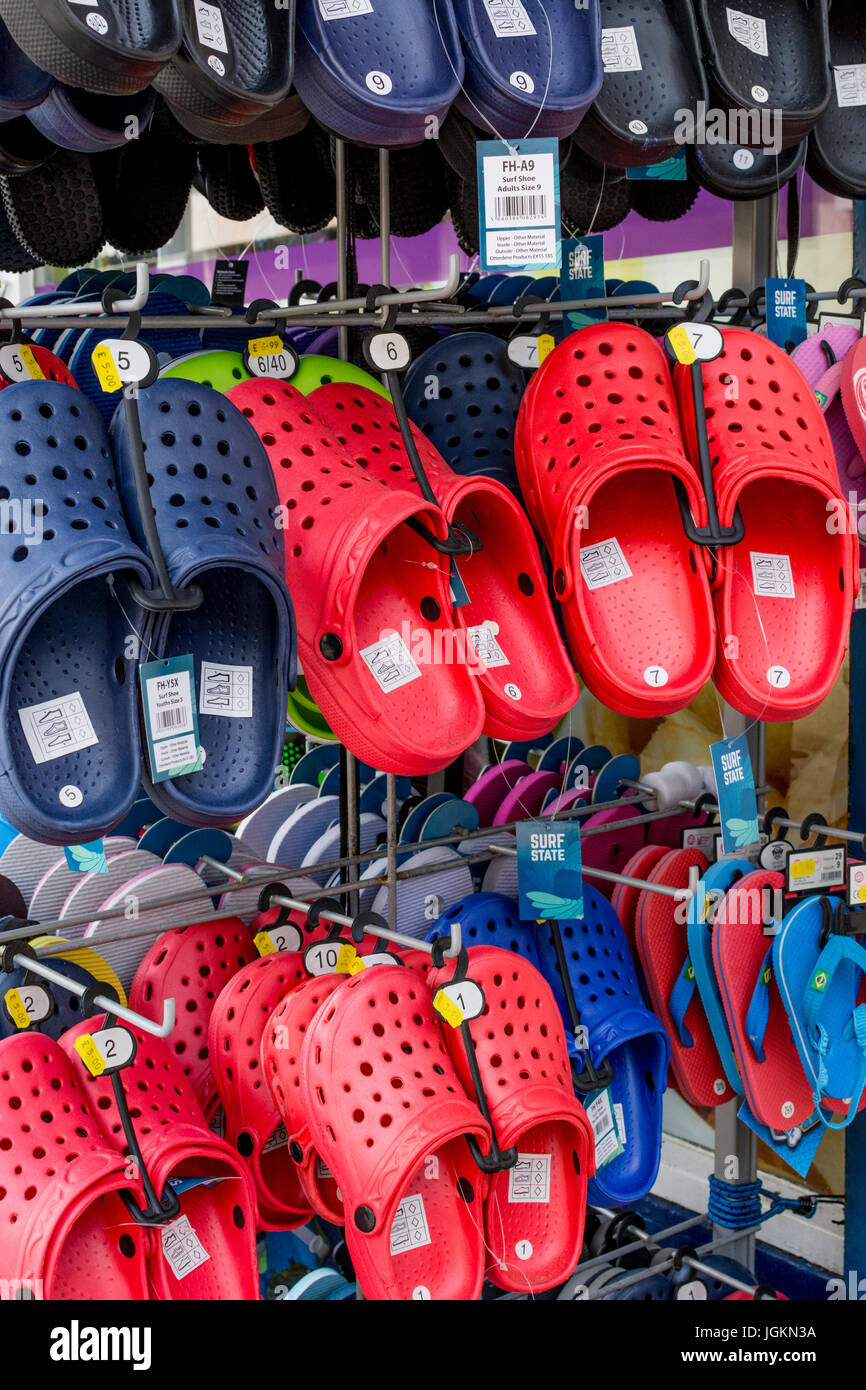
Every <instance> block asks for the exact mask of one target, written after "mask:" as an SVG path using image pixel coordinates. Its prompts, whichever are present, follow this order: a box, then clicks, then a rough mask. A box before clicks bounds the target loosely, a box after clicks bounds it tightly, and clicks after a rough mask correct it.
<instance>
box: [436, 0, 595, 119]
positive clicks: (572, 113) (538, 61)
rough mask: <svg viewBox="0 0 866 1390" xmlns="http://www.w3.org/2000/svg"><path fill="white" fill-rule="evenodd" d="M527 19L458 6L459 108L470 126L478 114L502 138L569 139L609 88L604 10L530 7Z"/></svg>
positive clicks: (564, 4)
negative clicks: (462, 73) (462, 60)
mask: <svg viewBox="0 0 866 1390" xmlns="http://www.w3.org/2000/svg"><path fill="white" fill-rule="evenodd" d="M521 9H522V14H518V13H516V12H515V13H514V14H513V15H511V14H506V15H505V16H504V17H502V16H500V15H498V14H496V13H494V11H493V10H492V9H490V8H488V10H487V13H486V14H484V13H482V12H481V11H479V9H478V7H477V6H473V5H472V4H471V3H470V2H469V0H454V12H455V14H456V16H457V22H458V24H459V26H460V36H461V38H462V40H463V50H464V53H465V56H466V77H465V83H464V86H463V87H462V88H461V90H460V92H458V94H457V97H456V98H455V103H456V105H457V108H458V110H460V111H462V112H463V114H464V115H465V116H466V117H468V118H469V119H470V120H475V119H476V118H477V117H478V115H479V113H480V114H481V115H482V116H483V117H484V119H485V121H486V122H489V124H490V125H491V126H492V127H493V128H495V129H496V130H497V131H498V132H499V133H500V134H501V135H505V136H512V137H521V138H522V137H525V136H526V134H527V132H528V131H531V132H532V135H533V136H550V135H552V136H555V137H557V138H558V139H564V138H565V137H567V136H569V135H570V134H571V132H572V131H573V130H574V129H575V128H576V126H578V125H579V124H580V122H581V120H582V119H583V117H584V115H585V113H586V111H587V109H588V108H589V106H590V104H591V103H592V101H593V100H594V99H595V97H596V96H597V95H598V92H599V89H600V87H601V80H602V65H601V15H600V11H599V6H598V3H594V4H592V5H587V6H586V7H585V8H582V9H579V10H578V9H575V7H574V5H572V4H570V3H569V0H553V3H552V4H551V3H549V0H548V3H545V4H542V3H541V0H526V3H525V4H524V5H523V6H521Z"/></svg>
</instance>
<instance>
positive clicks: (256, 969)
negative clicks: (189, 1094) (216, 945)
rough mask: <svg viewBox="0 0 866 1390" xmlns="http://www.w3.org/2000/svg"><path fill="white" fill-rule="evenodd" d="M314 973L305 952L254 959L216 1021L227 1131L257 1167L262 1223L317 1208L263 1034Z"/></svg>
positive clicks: (305, 1216) (276, 1227)
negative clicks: (280, 1103) (275, 1087)
mask: <svg viewBox="0 0 866 1390" xmlns="http://www.w3.org/2000/svg"><path fill="white" fill-rule="evenodd" d="M308 978H309V977H308V975H307V972H306V970H305V969H304V963H303V958H302V956H301V954H300V952H296V951H281V952H280V953H279V954H278V955H268V956H264V957H263V958H262V959H260V960H254V961H253V963H252V964H251V965H247V966H245V967H244V968H243V969H242V970H239V971H238V973H237V974H236V975H235V976H233V978H232V979H231V980H229V982H228V984H227V985H226V986H225V988H224V989H223V991H222V993H221V994H220V996H219V998H218V999H217V1001H216V1003H215V1005H214V1009H213V1012H212V1014H211V1016H210V1023H209V1024H208V1051H209V1053H210V1061H211V1068H212V1070H213V1075H214V1080H215V1081H216V1087H217V1090H218V1092H219V1095H220V1099H221V1101H222V1105H223V1112H224V1114H225V1117H226V1132H225V1137H226V1140H227V1141H228V1143H230V1144H232V1145H233V1146H234V1147H235V1148H236V1149H237V1151H238V1153H239V1154H240V1155H241V1157H242V1158H243V1159H244V1160H245V1162H247V1163H248V1164H249V1167H250V1171H251V1172H252V1176H253V1181H254V1182H255V1186H256V1196H257V1198H258V1222H257V1228H258V1229H259V1230H260V1231H262V1230H271V1231H280V1230H286V1229H287V1228H288V1229H290V1228H292V1227H294V1226H304V1225H306V1223H307V1222H308V1221H309V1219H310V1216H311V1214H312V1213H311V1211H310V1206H309V1203H308V1202H307V1200H306V1198H305V1196H304V1192H303V1190H302V1188H301V1184H300V1181H299V1178H298V1172H297V1169H296V1167H295V1165H294V1163H293V1162H292V1160H291V1159H290V1157H289V1154H288V1150H287V1148H286V1145H287V1143H288V1135H287V1133H286V1130H285V1128H284V1126H283V1123H282V1121H281V1119H280V1114H279V1111H278V1109H277V1106H276V1105H275V1104H274V1099H273V1096H272V1095H271V1092H270V1089H269V1087H268V1083H267V1077H266V1075H265V1070H264V1066H263V1064H262V1060H261V1053H262V1046H263V1039H264V1036H265V1034H266V1033H267V1032H268V1031H269V1028H270V1025H271V1021H272V1019H273V1018H274V1017H275V1011H278V1008H279V1004H280V1001H281V1000H282V998H283V996H284V995H285V994H287V993H288V992H289V991H292V990H294V989H295V988H296V986H298V985H299V984H301V982H302V981H305V980H307V979H308Z"/></svg>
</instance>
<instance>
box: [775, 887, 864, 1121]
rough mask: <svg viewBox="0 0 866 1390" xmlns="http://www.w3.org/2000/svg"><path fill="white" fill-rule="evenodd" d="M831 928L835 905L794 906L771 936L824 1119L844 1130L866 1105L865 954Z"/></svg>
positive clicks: (807, 901)
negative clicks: (775, 934) (776, 933)
mask: <svg viewBox="0 0 866 1390" xmlns="http://www.w3.org/2000/svg"><path fill="white" fill-rule="evenodd" d="M832 922H833V907H832V905H831V901H830V900H828V899H826V898H821V899H819V898H804V899H802V901H800V902H798V903H796V904H795V906H794V907H793V908H792V909H791V911H790V912H789V913H788V914H787V915H786V916H785V918H784V919H783V921H782V926H781V930H780V931H779V933H778V935H777V936H776V937H774V938H773V945H772V953H773V970H774V971H775V975H776V981H777V984H778V990H779V994H780V995H781V998H782V1002H783V1004H784V1006H785V1012H786V1013H787V1015H788V1019H789V1021H790V1024H791V1034H792V1036H793V1039H794V1043H795V1044H796V1048H797V1052H798V1054H799V1057H800V1061H801V1063H802V1066H803V1071H804V1073H805V1076H806V1079H807V1081H808V1084H809V1086H810V1087H811V1089H812V1096H813V1100H814V1102H815V1105H816V1106H817V1108H818V1113H819V1115H820V1117H821V1119H822V1121H823V1122H824V1124H825V1125H826V1126H827V1128H828V1129H846V1128H847V1126H848V1125H849V1124H850V1123H851V1121H852V1120H853V1119H855V1118H856V1116H857V1112H858V1111H859V1110H862V1109H863V1106H864V1105H866V1096H864V1094H863V1092H864V1089H866V1003H864V1002H863V999H864V991H863V972H864V970H866V951H864V950H863V947H862V946H861V945H859V943H858V942H857V941H854V940H852V939H851V938H850V937H847V936H840V935H837V934H836V933H835V932H834V931H832V929H831V930H830V931H829V935H826V929H827V928H832ZM825 938H826V939H825ZM767 992H768V991H765V995H766V993H767ZM755 1004H757V1001H755ZM753 1007H754V1005H753ZM754 1019H755V1014H754V1013H753V1022H754ZM761 1021H763V1020H762V1019H761ZM758 1030H760V1023H759V1024H758ZM758 1036H759V1037H760V1032H759V1031H758ZM831 1097H834V1098H835V1099H831ZM828 1111H829V1112H835V1116H836V1117H835V1118H833V1115H832V1113H831V1114H828V1113H827V1112H828Z"/></svg>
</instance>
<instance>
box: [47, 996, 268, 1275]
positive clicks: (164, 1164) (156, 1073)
mask: <svg viewBox="0 0 866 1390" xmlns="http://www.w3.org/2000/svg"><path fill="white" fill-rule="evenodd" d="M105 1022H106V1020H105V1019H104V1018H90V1019H85V1020H83V1021H82V1022H81V1023H79V1024H77V1025H76V1026H75V1027H74V1028H70V1029H69V1030H68V1031H67V1032H66V1033H64V1034H63V1037H62V1038H61V1040H60V1045H61V1047H62V1048H63V1050H64V1051H65V1052H66V1054H67V1056H68V1057H69V1058H70V1060H71V1061H72V1064H73V1067H74V1068H75V1075H76V1077H77V1078H78V1081H79V1083H80V1084H82V1085H83V1089H84V1092H85V1096H86V1099H87V1103H88V1105H89V1108H90V1113H91V1114H92V1115H93V1116H94V1118H95V1120H96V1122H97V1124H98V1125H99V1128H100V1129H101V1131H102V1135H103V1137H104V1139H105V1141H106V1143H108V1144H109V1145H111V1146H112V1147H113V1148H114V1149H115V1151H116V1152H117V1154H118V1155H127V1154H128V1150H127V1145H126V1139H125V1136H124V1132H123V1125H122V1121H121V1117H120V1112H119V1111H118V1109H117V1105H116V1103H115V1100H114V1091H113V1089H112V1085H111V1081H110V1079H109V1077H108V1076H99V1077H94V1076H91V1075H90V1073H89V1072H88V1071H87V1069H86V1067H85V1066H84V1063H83V1062H82V1060H81V1057H80V1056H79V1054H78V1052H77V1051H76V1048H75V1043H76V1041H77V1040H78V1039H79V1038H81V1037H83V1036H85V1035H86V1034H88V1033H95V1032H98V1031H99V1029H100V1028H101V1027H103V1026H104V1025H105ZM128 1031H129V1032H131V1033H132V1035H133V1037H134V1039H135V1044H136V1051H135V1056H134V1058H133V1060H132V1061H131V1062H130V1063H129V1065H128V1066H127V1067H125V1068H124V1070H123V1071H122V1073H121V1079H122V1083H123V1088H124V1091H125V1093H126V1096H127V1097H128V1105H129V1114H130V1117H131V1119H132V1121H133V1125H134V1127H135V1133H136V1137H137V1140H138V1144H139V1147H140V1149H141V1156H142V1159H143V1161H144V1166H145V1169H146V1171H147V1173H148V1175H149V1177H150V1179H151V1182H152V1183H153V1186H154V1189H155V1191H156V1192H157V1194H162V1193H163V1192H164V1191H165V1189H166V1185H167V1184H168V1183H169V1180H170V1179H184V1178H187V1179H189V1178H194V1179H205V1181H204V1182H199V1183H198V1185H195V1186H191V1187H188V1188H186V1189H184V1190H182V1192H181V1195H180V1216H178V1217H176V1218H174V1219H173V1220H170V1221H169V1222H168V1223H166V1224H164V1225H161V1226H157V1227H155V1228H151V1229H152V1232H153V1236H152V1240H151V1245H150V1251H149V1255H148V1278H149V1280H150V1285H151V1288H152V1290H153V1296H154V1297H155V1298H158V1299H160V1300H163V1299H177V1300H184V1301H186V1300H197V1299H208V1300H210V1299H219V1300H222V1299H253V1300H257V1299H258V1298H259V1297H260V1292H259V1275H258V1261H257V1258H256V1231H255V1215H256V1200H255V1191H254V1188H253V1184H252V1179H251V1177H250V1174H249V1170H248V1169H247V1167H246V1165H245V1164H244V1163H243V1162H242V1160H241V1159H240V1158H238V1155H237V1154H236V1153H235V1152H234V1150H233V1149H231V1148H230V1147H229V1145H228V1144H226V1143H225V1141H224V1140H222V1139H220V1138H219V1137H218V1136H217V1135H215V1134H212V1133H211V1131H210V1130H209V1129H208V1128H207V1124H206V1122H205V1118H204V1115H203V1113H202V1110H201V1107H200V1106H199V1104H198V1101H197V1100H196V1099H195V1096H194V1095H193V1093H192V1091H191V1089H190V1087H189V1084H188V1082H187V1080H186V1078H185V1076H184V1075H183V1072H182V1071H181V1069H180V1067H179V1066H178V1064H177V1062H176V1060H175V1058H174V1056H173V1054H172V1053H171V1051H170V1050H169V1049H168V1047H166V1045H165V1043H164V1042H162V1041H161V1040H160V1039H159V1038H154V1037H152V1036H151V1035H150V1034H149V1033H142V1032H141V1031H140V1030H138V1029H129V1030H128ZM124 1162H125V1163H126V1162H128V1157H125V1158H124Z"/></svg>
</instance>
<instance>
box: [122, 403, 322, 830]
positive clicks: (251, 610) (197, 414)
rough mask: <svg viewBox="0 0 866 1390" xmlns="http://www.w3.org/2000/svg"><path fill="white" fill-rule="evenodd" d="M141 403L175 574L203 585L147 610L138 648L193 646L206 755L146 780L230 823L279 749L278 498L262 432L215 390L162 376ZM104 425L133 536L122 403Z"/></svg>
mask: <svg viewBox="0 0 866 1390" xmlns="http://www.w3.org/2000/svg"><path fill="white" fill-rule="evenodd" d="M138 405H139V415H140V419H141V431H142V438H143V440H144V444H145V448H146V451H147V468H148V474H149V476H150V477H151V478H152V480H153V481H152V483H151V497H152V499H153V504H154V510H155V513H156V525H157V530H158V532H159V536H160V540H161V543H162V549H163V552H164V555H165V559H166V564H167V566H168V572H169V575H170V578H171V581H172V583H173V584H175V585H176V586H177V587H178V588H185V587H186V586H187V585H188V584H197V585H199V586H200V588H201V589H202V591H203V594H204V600H203V603H202V605H201V607H200V608H198V609H195V610H193V611H192V612H186V613H174V614H170V615H157V616H156V617H154V618H152V619H151V620H150V622H149V624H148V629H147V632H146V642H147V648H146V649H148V650H149V651H150V652H151V653H152V655H153V657H154V658H157V659H164V658H167V657H174V656H184V655H189V654H191V655H192V657H193V659H194V665H195V692H196V696H197V699H198V712H199V738H200V743H201V746H202V747H203V748H204V751H205V763H204V766H203V768H202V769H201V770H200V771H198V772H194V773H189V774H186V775H185V776H182V777H174V778H170V779H168V780H166V781H163V782H159V783H156V784H154V783H153V782H151V780H150V774H149V772H148V770H147V769H145V771H144V775H143V777H142V782H143V785H144V788H145V791H146V792H147V794H148V795H149V796H150V797H151V798H152V800H153V801H154V802H155V803H156V805H157V806H159V807H161V809H162V810H163V811H164V812H165V814H166V815H167V816H174V817H176V818H177V819H180V820H183V821H184V822H185V823H186V824H188V825H191V826H210V825H214V826H221V825H226V824H230V823H232V822H233V821H237V820H240V819H241V818H242V817H244V816H246V815H248V814H249V813H250V812H251V811H253V810H255V808H256V807H257V806H259V805H260V804H261V803H262V802H263V801H265V800H266V799H267V797H268V795H269V793H270V792H271V790H272V789H273V784H274V770H275V768H277V767H278V766H279V763H280V759H281V756H282V749H283V733H284V727H285V711H286V698H287V694H288V689H289V683H290V681H291V682H292V683H293V682H294V676H295V656H296V635H295V622H294V613H293V610H292V603H291V599H290V597H289V593H288V590H287V588H286V582H285V548H284V542H283V534H282V532H281V531H280V530H278V529H277V527H276V526H275V524H274V517H275V515H276V510H277V507H278V505H279V499H278V497H277V490H276V486H275V484H274V480H273V475H272V473H271V468H270V464H269V463H268V458H267V454H266V453H265V450H264V448H263V446H262V444H261V443H260V441H259V438H258V436H257V435H256V433H255V431H254V430H253V429H252V426H251V425H250V424H249V423H248V421H247V420H246V419H245V418H244V416H243V415H242V414H241V412H240V411H238V410H237V409H236V408H235V407H234V406H232V405H231V403H230V402H229V401H227V400H226V399H225V397H224V396H221V395H220V394H219V393H218V392H216V391H213V390H211V389H210V387H208V386H200V385H198V384H196V383H194V382H187V381H170V380H160V381H157V382H156V383H155V384H154V385H153V386H151V387H149V388H148V389H147V390H144V391H142V392H141V394H140V396H139V402H138ZM111 437H112V443H113V446H114V450H115V457H116V460H117V468H118V476H119V480H120V491H121V497H122V500H123V503H124V506H125V508H126V512H127V516H129V517H130V518H131V519H132V518H134V520H133V521H132V525H133V532H134V534H135V535H136V536H137V537H138V538H139V539H141V540H142V541H143V533H142V531H141V522H140V520H139V518H138V512H137V504H136V488H135V478H134V472H133V466H132V459H131V456H130V446H129V439H128V435H127V430H126V423H125V417H124V411H123V409H122V408H121V409H120V410H118V413H117V415H116V417H115V420H114V423H113V425H112V431H111ZM226 678H227V679H226ZM220 681H222V683H223V684H224V685H227V686H228V691H227V695H228V697H229V705H228V707H227V709H226V713H222V712H218V707H219V706H220V705H221V704H222V698H221V697H220V698H217V697H216V696H215V695H214V694H213V692H212V691H211V685H212V684H213V683H214V682H217V683H219V682H220ZM244 692H249V693H248V694H245V693H244ZM242 695H243V696H244V698H243V699H241V696H242Z"/></svg>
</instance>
